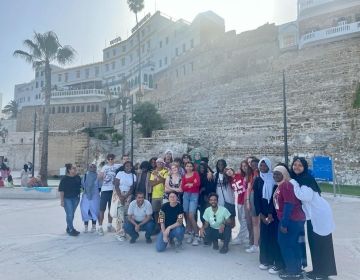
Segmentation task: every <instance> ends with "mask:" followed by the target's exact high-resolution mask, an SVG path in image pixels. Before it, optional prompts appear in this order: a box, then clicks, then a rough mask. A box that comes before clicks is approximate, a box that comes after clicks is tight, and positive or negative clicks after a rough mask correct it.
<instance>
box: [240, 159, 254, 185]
mask: <svg viewBox="0 0 360 280" xmlns="http://www.w3.org/2000/svg"><path fill="white" fill-rule="evenodd" d="M243 163H245V164H246V165H247V171H246V172H245V171H244V170H242V165H243ZM240 174H241V176H242V177H244V178H245V179H246V181H247V182H248V183H249V182H250V181H251V179H252V177H253V170H252V168H251V166H250V165H249V163H248V162H247V161H246V160H243V161H242V162H240Z"/></svg>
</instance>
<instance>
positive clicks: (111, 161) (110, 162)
mask: <svg viewBox="0 0 360 280" xmlns="http://www.w3.org/2000/svg"><path fill="white" fill-rule="evenodd" d="M114 160H115V158H113V157H108V158H107V161H108V163H109V164H110V165H112V164H114Z"/></svg>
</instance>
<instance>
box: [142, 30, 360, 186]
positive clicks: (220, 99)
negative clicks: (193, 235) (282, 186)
mask: <svg viewBox="0 0 360 280" xmlns="http://www.w3.org/2000/svg"><path fill="white" fill-rule="evenodd" d="M242 44H244V42H243V41H242V40H241V36H237V37H236V38H234V37H231V38H228V40H226V39H225V38H224V39H223V40H221V42H217V43H214V44H213V45H208V46H206V47H203V48H199V49H197V50H194V51H193V52H192V53H190V54H189V55H188V56H186V57H181V58H179V59H178V60H177V63H175V64H174V65H173V66H172V67H171V68H169V70H168V71H166V72H163V73H161V75H159V76H158V77H157V81H158V82H157V90H155V91H154V92H152V93H151V95H147V96H145V97H144V100H149V101H151V102H154V103H155V104H156V105H157V106H158V107H159V110H160V113H161V114H162V115H163V117H164V118H165V119H166V120H167V125H166V130H165V131H161V132H157V133H155V134H154V135H153V138H151V139H140V141H139V145H140V146H139V148H138V149H137V154H136V155H137V156H138V158H150V156H152V155H156V154H158V153H159V147H164V148H165V146H167V148H172V147H177V148H180V149H181V148H183V149H184V151H186V150H185V149H188V150H190V149H192V148H195V147H199V146H201V147H204V148H206V149H208V150H209V151H210V155H211V160H212V162H214V161H215V159H218V158H225V159H227V160H228V162H229V164H230V165H232V166H234V167H236V166H238V164H239V162H240V161H241V160H242V159H244V158H245V157H246V156H249V155H256V156H258V157H261V156H263V155H266V156H269V157H271V158H272V160H273V161H274V162H277V161H283V160H284V158H283V149H284V144H283V141H284V139H283V107H282V86H283V85H282V70H283V69H285V74H286V94H287V109H288V142H289V152H290V156H294V155H304V156H306V157H307V158H309V159H310V158H311V157H313V156H314V155H330V156H333V157H334V159H335V169H336V174H337V176H338V180H339V181H340V182H346V183H352V184H360V175H359V172H358V170H360V162H359V154H360V153H359V152H360V141H359V139H360V132H359V131H360V119H359V116H360V110H359V109H353V108H352V101H353V96H354V92H355V87H356V82H357V81H359V79H360V76H359V74H358V73H359V70H360V40H359V39H358V38H353V39H348V40H346V41H338V42H334V43H328V44H326V45H319V46H315V47H311V48H308V49H305V50H300V51H292V52H286V53H280V52H279V51H278V49H277V47H276V42H275V41H273V40H272V39H271V37H269V38H268V39H266V40H265V39H264V41H263V42H262V43H260V44H259V43H258V42H257V43H256V44H254V45H251V44H249V45H247V46H246V47H241V46H242ZM184 65H185V70H186V69H187V68H186V66H192V71H190V72H189V71H185V74H184V73H183V74H182V75H181V74H180V71H181V69H183V66H184ZM176 70H178V72H176ZM164 148H162V149H164Z"/></svg>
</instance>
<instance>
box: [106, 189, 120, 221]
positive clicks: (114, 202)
mask: <svg viewBox="0 0 360 280" xmlns="http://www.w3.org/2000/svg"><path fill="white" fill-rule="evenodd" d="M119 205H120V200H119V197H118V196H117V193H116V192H115V191H114V192H113V195H112V198H111V206H110V210H109V214H110V216H111V217H113V218H116V217H117V216H118V207H119Z"/></svg>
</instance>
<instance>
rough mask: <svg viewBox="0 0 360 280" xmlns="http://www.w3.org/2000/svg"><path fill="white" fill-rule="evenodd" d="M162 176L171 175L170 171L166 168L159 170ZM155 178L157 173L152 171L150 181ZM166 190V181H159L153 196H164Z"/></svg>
mask: <svg viewBox="0 0 360 280" xmlns="http://www.w3.org/2000/svg"><path fill="white" fill-rule="evenodd" d="M159 174H160V177H162V178H164V179H166V178H167V177H168V176H169V171H168V170H167V169H166V168H164V169H162V170H161V171H159ZM154 180H155V175H154V174H153V172H151V175H150V181H154ZM164 192H165V183H159V184H157V185H155V186H154V187H153V191H152V198H163V196H164Z"/></svg>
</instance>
